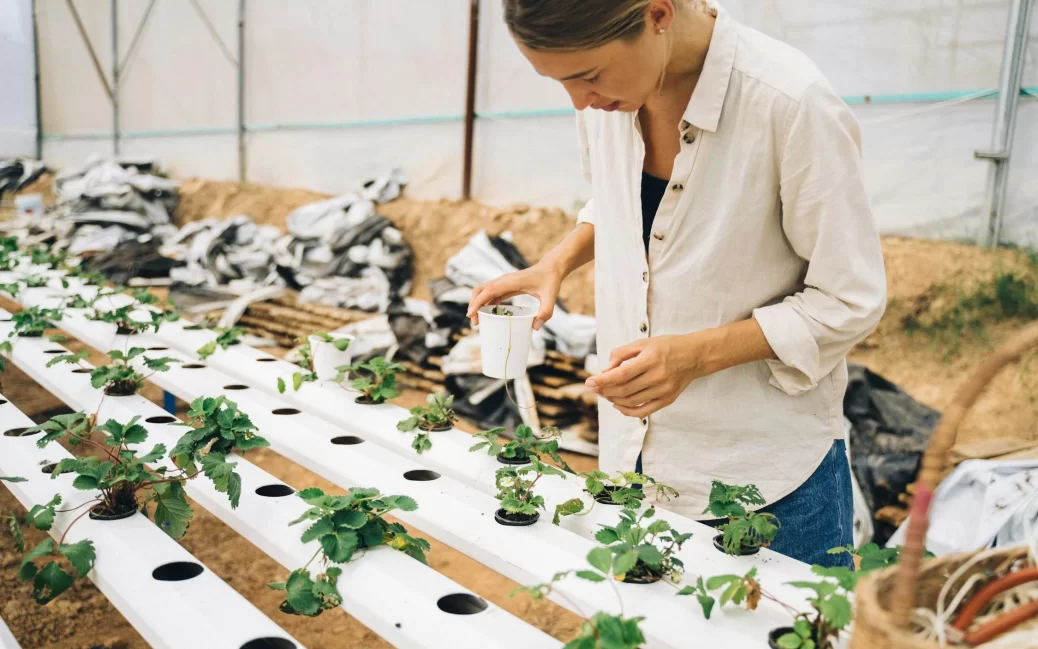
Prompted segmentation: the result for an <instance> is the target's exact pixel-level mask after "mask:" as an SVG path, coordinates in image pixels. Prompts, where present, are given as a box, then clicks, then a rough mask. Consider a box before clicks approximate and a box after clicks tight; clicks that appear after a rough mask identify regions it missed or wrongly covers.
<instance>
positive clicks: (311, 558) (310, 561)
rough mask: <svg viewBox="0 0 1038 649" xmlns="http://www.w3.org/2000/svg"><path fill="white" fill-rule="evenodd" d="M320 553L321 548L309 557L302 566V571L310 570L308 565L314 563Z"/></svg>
mask: <svg viewBox="0 0 1038 649" xmlns="http://www.w3.org/2000/svg"><path fill="white" fill-rule="evenodd" d="M322 551H323V550H322V549H321V548H318V549H317V552H314V556H312V557H310V560H309V561H307V562H306V565H305V566H303V570H307V569H309V568H310V564H311V563H313V562H314V559H316V558H317V557H318V555H320V554H321V552H322Z"/></svg>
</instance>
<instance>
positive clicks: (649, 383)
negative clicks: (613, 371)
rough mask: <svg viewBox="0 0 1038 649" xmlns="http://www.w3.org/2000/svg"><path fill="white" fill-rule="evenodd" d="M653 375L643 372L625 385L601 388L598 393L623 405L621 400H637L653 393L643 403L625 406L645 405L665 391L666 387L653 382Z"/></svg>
mask: <svg viewBox="0 0 1038 649" xmlns="http://www.w3.org/2000/svg"><path fill="white" fill-rule="evenodd" d="M632 362H633V361H632ZM630 364H631V363H627V364H626V365H624V366H623V367H624V368H626V367H627V366H628V365H630ZM651 374H652V373H651V372H643V373H642V374H639V375H638V376H635V377H634V378H633V379H631V380H629V381H626V382H624V383H619V384H617V385H608V386H606V387H599V389H598V390H597V392H598V394H599V395H601V396H603V397H605V398H606V399H609V400H610V401H612V402H613V403H621V400H629V399H636V398H638V397H639V396H640V395H643V393H645V392H652V393H653V394H651V395H649V396H647V397H645V398H643V399H642V400H641V401H635V402H633V403H628V404H625V405H639V404H642V403H645V402H646V401H648V400H649V399H653V398H655V397H658V396H660V395H661V394H662V393H663V392H664V391H665V390H664V386H662V385H660V384H659V382H656V381H653V379H652V376H651Z"/></svg>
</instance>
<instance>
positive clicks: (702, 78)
mask: <svg viewBox="0 0 1038 649" xmlns="http://www.w3.org/2000/svg"><path fill="white" fill-rule="evenodd" d="M711 5H712V7H713V8H715V9H716V10H717V19H716V20H715V21H714V33H713V35H712V36H711V37H710V47H709V49H708V50H707V52H706V61H704V62H703V71H702V72H700V73H699V81H698V82H696V89H695V90H694V91H693V92H692V98H691V99H690V100H689V102H688V107H686V108H685V114H684V115H683V117H684V119H685V121H686V122H688V123H690V124H692V125H694V126H696V127H698V128H701V129H703V130H704V131H710V132H714V131H716V130H717V122H718V120H720V118H721V107H722V106H724V97H725V94H726V93H727V92H728V81H729V80H730V79H731V78H732V67H733V66H734V65H735V48H736V45H737V44H738V42H739V34H738V32H737V31H736V26H735V23H734V21H732V19H731V17H730V16H729V15H728V12H727V11H725V10H724V9H722V8H721V7H719V6H717V4H716V3H711Z"/></svg>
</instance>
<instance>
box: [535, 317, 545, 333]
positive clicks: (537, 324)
mask: <svg viewBox="0 0 1038 649" xmlns="http://www.w3.org/2000/svg"><path fill="white" fill-rule="evenodd" d="M543 324H544V321H543V320H534V321H533V328H534V329H537V330H538V331H540V329H541V325H543Z"/></svg>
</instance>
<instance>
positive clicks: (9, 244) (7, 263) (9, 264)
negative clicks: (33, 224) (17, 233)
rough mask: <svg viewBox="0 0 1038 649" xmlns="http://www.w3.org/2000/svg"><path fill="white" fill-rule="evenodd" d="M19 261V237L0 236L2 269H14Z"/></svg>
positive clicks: (0, 266) (0, 263) (0, 264)
mask: <svg viewBox="0 0 1038 649" xmlns="http://www.w3.org/2000/svg"><path fill="white" fill-rule="evenodd" d="M19 262H20V259H19V258H18V237H0V270H13V269H14V268H15V267H16V266H17V265H18V264H19Z"/></svg>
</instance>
